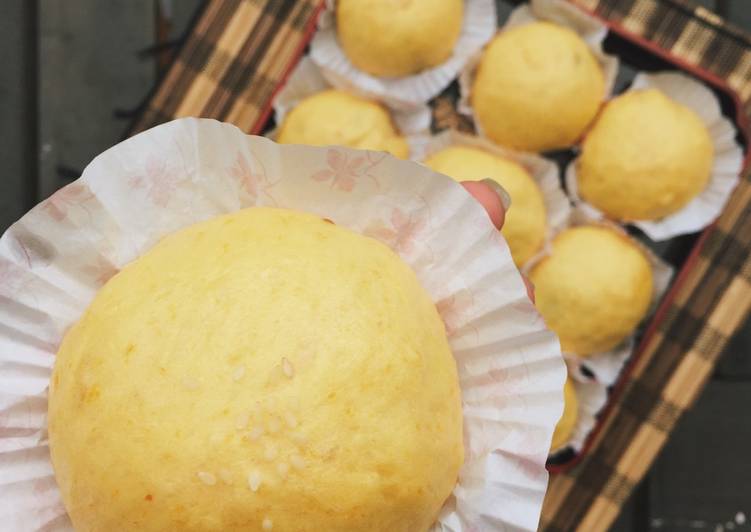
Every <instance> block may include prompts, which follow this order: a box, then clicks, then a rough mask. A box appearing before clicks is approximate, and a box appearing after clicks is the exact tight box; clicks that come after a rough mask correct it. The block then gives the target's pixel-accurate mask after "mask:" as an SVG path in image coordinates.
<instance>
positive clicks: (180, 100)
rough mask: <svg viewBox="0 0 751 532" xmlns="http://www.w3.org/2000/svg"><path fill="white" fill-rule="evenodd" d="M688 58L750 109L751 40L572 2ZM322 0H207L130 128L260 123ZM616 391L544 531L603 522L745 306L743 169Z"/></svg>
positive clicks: (663, 4) (630, 10)
mask: <svg viewBox="0 0 751 532" xmlns="http://www.w3.org/2000/svg"><path fill="white" fill-rule="evenodd" d="M571 1H572V2H574V3H576V4H579V5H580V6H581V7H583V8H585V9H587V10H589V11H591V12H593V13H595V14H596V15H597V16H600V17H602V18H604V19H608V20H609V21H614V22H615V23H616V24H618V25H619V26H621V27H622V28H623V29H625V30H626V31H628V32H630V33H633V34H635V35H639V36H641V37H643V38H644V39H647V40H648V41H650V42H651V43H654V44H656V45H657V46H659V47H660V48H662V49H664V50H668V51H669V52H670V53H671V54H673V55H674V56H675V57H677V58H679V59H680V60H681V61H683V62H684V63H686V64H688V65H694V66H696V67H699V68H701V69H704V70H706V71H709V72H711V73H713V74H714V75H715V76H716V77H717V78H718V79H721V80H725V81H726V82H727V84H728V85H729V86H730V87H732V89H733V90H734V91H735V92H736V93H737V94H738V95H739V97H740V98H741V100H742V102H743V104H744V106H745V109H746V111H747V114H748V113H749V112H751V41H749V38H748V37H747V36H746V35H745V34H744V33H743V32H742V31H740V30H737V29H735V28H732V27H731V26H729V25H727V24H726V23H725V22H723V21H722V20H721V19H719V18H718V17H717V16H716V15H714V14H712V13H711V12H709V11H706V10H704V9H702V8H695V7H693V6H691V5H690V4H689V3H688V2H687V1H685V0H571ZM322 3H323V2H322V0H210V1H209V2H207V5H206V7H205V10H204V12H203V14H202V15H201V16H200V17H199V18H198V20H197V22H196V24H195V26H194V28H193V30H192V32H191V34H190V35H189V37H188V39H187V41H186V43H185V45H184V46H183V48H182V49H181V50H180V52H179V54H178V56H177V58H176V60H175V62H174V64H173V65H172V66H171V68H170V69H169V71H168V72H167V75H166V76H165V78H164V80H163V82H162V83H161V84H160V86H159V87H158V88H157V90H156V91H155V93H154V95H153V96H152V98H151V99H150V101H149V102H148V104H147V106H146V110H145V112H144V113H143V115H142V116H141V117H140V118H139V119H138V120H137V121H136V123H135V124H134V127H133V130H132V132H137V131H141V130H143V129H146V128H148V127H151V126H153V125H155V124H157V123H160V122H164V121H167V120H171V119H173V118H177V117H180V116H204V117H211V118H217V119H219V120H224V121H228V122H232V123H234V124H236V125H237V126H238V127H240V128H242V129H244V130H245V131H249V132H255V131H258V130H260V128H261V127H262V125H263V122H264V121H265V118H266V116H267V113H268V110H269V107H270V102H271V99H272V97H273V95H274V92H275V90H276V89H277V88H278V87H279V85H280V84H281V83H282V82H283V81H284V79H285V78H286V75H287V74H288V73H289V71H290V69H291V67H292V66H293V64H294V61H295V60H296V58H297V57H298V56H299V54H300V52H301V51H302V49H303V47H304V46H305V44H306V43H307V41H308V39H309V37H310V34H311V32H312V31H313V29H314V25H315V19H316V15H317V13H318V12H319V10H320V8H321V6H322ZM702 242H703V245H702V246H701V248H700V251H699V253H697V254H696V255H695V256H694V257H693V259H692V260H693V267H692V268H691V269H690V271H688V272H687V273H685V274H684V276H683V278H682V280H681V282H680V283H679V284H678V286H677V289H676V290H675V291H674V292H675V293H674V297H673V299H672V301H671V303H670V305H669V306H668V307H667V308H665V309H664V312H663V316H662V319H661V321H660V323H659V326H658V327H657V328H656V330H655V331H654V334H651V335H649V336H648V337H647V341H646V344H645V345H643V346H642V349H643V350H644V351H643V354H642V356H641V357H640V358H639V360H638V363H637V364H636V366H635V367H634V369H633V372H632V373H631V374H630V375H629V377H628V379H627V380H626V382H625V383H624V384H625V388H624V391H623V394H622V396H621V400H620V401H619V403H618V404H617V405H616V406H615V408H614V409H613V411H612V413H611V414H610V415H609V416H608V417H607V422H606V426H605V427H604V430H602V431H600V432H599V433H598V435H597V437H596V439H595V441H594V442H593V445H592V447H591V449H590V451H589V453H588V454H587V456H586V458H585V459H583V460H582V462H580V463H579V464H578V465H577V466H576V467H575V468H574V469H572V470H571V471H569V472H567V473H565V474H559V475H553V476H552V478H551V484H550V489H549V493H548V497H547V498H546V501H545V506H544V508H543V515H542V521H541V528H542V529H545V530H551V531H559V530H560V531H568V530H575V529H579V530H586V531H596V530H605V529H607V527H608V526H609V525H610V524H611V523H612V521H613V520H614V519H615V518H616V516H617V515H618V512H619V510H620V507H621V506H622V505H623V503H624V502H625V500H626V499H627V498H628V496H629V494H630V493H631V491H632V489H633V488H634V486H635V485H636V484H637V483H638V482H639V480H640V479H641V478H642V477H643V475H644V474H645V472H646V470H647V469H648V468H649V466H650V465H651V463H652V462H653V460H654V458H655V457H656V455H657V453H658V452H659V450H660V449H661V448H662V446H663V445H664V443H665V441H666V440H667V437H668V435H669V434H670V431H671V430H672V429H673V427H674V425H675V423H676V421H677V420H678V418H679V417H680V415H681V414H682V413H683V412H684V411H685V410H686V409H687V408H688V407H689V406H690V405H691V404H692V403H693V401H694V400H695V399H696V397H697V395H698V393H699V391H700V390H701V388H702V387H703V385H704V383H705V381H706V379H707V378H708V377H709V375H710V373H711V371H712V368H713V366H714V363H715V362H716V359H717V356H718V355H719V354H720V353H721V352H722V349H723V348H724V346H725V345H726V344H727V342H728V340H729V338H730V337H731V336H732V335H733V333H734V332H735V330H736V329H737V328H738V327H739V326H740V325H741V324H742V323H743V320H744V318H745V316H746V315H747V313H748V311H749V310H750V308H751V256H750V255H749V251H751V182H749V175H748V174H746V175H745V176H744V178H743V180H742V181H741V183H740V185H739V186H738V189H737V191H736V192H735V193H734V194H733V196H732V199H731V201H730V203H729V204H728V206H727V208H726V209H725V212H724V213H723V215H722V216H721V217H720V219H719V220H718V222H717V224H716V225H715V227H714V228H713V229H711V230H710V231H708V232H707V233H706V234H705V235H704V238H703V240H702Z"/></svg>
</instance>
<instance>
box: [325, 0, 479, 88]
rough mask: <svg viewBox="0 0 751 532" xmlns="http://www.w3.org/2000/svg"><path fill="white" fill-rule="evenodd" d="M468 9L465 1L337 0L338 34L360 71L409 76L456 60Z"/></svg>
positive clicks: (344, 48) (391, 75) (340, 41)
mask: <svg viewBox="0 0 751 532" xmlns="http://www.w3.org/2000/svg"><path fill="white" fill-rule="evenodd" d="M463 10H464V2H463V0H409V1H406V2H405V1H404V0H338V1H337V3H336V29H337V35H338V37H339V43H340V44H341V46H342V49H343V50H344V53H345V54H346V55H347V57H348V58H349V60H350V61H352V64H354V65H355V66H356V67H357V68H359V69H360V70H362V71H364V72H367V73H369V74H373V75H374V76H380V77H384V78H390V77H401V76H407V75H409V74H415V73H417V72H420V71H421V70H425V69H427V68H430V67H434V66H436V65H439V64H441V63H443V62H444V61H446V60H447V59H448V58H449V57H450V56H451V53H452V51H453V50H454V45H455V44H456V41H457V40H458V39H459V34H460V33H461V29H462V13H463Z"/></svg>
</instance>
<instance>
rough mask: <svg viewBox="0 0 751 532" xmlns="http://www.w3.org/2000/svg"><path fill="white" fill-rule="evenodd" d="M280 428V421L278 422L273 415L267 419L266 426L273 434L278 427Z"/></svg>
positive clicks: (277, 430)
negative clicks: (267, 424) (267, 423)
mask: <svg viewBox="0 0 751 532" xmlns="http://www.w3.org/2000/svg"><path fill="white" fill-rule="evenodd" d="M280 428H282V424H281V423H279V420H278V419H277V418H275V417H272V418H271V419H270V420H269V426H268V429H269V432H270V433H271V434H274V433H276V432H279V429H280Z"/></svg>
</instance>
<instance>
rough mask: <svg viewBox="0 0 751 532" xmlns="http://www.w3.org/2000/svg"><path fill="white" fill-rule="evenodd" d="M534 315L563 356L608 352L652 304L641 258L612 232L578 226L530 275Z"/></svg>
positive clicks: (632, 246) (561, 236)
mask: <svg viewBox="0 0 751 532" xmlns="http://www.w3.org/2000/svg"><path fill="white" fill-rule="evenodd" d="M530 279H531V281H532V283H534V285H535V296H536V305H537V309H538V310H539V311H540V314H541V315H542V317H543V318H544V319H545V322H546V324H547V325H548V327H550V328H551V329H552V330H553V331H554V332H555V333H556V334H557V335H558V337H559V338H560V340H561V349H562V350H563V351H564V352H567V353H575V354H577V355H581V356H586V355H590V354H593V353H602V352H604V351H608V350H610V349H612V348H614V347H615V346H617V345H618V344H619V343H620V342H622V341H623V340H624V339H625V338H626V337H627V336H628V335H629V334H631V333H632V332H633V330H634V329H635V328H636V326H637V325H638V324H639V322H640V321H641V320H642V319H643V318H644V316H645V314H646V313H647V310H648V308H649V303H650V300H651V298H652V270H651V268H650V265H649V262H648V261H647V258H646V257H645V256H644V253H642V251H641V250H640V249H639V248H637V247H636V245H635V244H633V243H632V242H630V241H629V240H628V239H627V237H625V236H623V235H620V234H618V233H617V232H615V231H614V230H612V229H608V228H605V227H599V226H580V227H574V228H571V229H567V230H566V231H563V232H562V233H560V234H559V235H558V236H557V237H556V238H555V240H554V241H553V250H552V253H551V255H550V256H549V257H546V258H545V259H543V260H542V261H540V262H539V263H538V264H537V265H536V266H535V267H534V268H533V269H532V271H531V272H530Z"/></svg>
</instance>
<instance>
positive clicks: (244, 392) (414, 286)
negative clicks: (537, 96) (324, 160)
mask: <svg viewBox="0 0 751 532" xmlns="http://www.w3.org/2000/svg"><path fill="white" fill-rule="evenodd" d="M460 402H461V399H460V390H459V385H458V381H457V373H456V365H455V362H454V359H453V357H452V353H451V351H450V349H449V345H448V342H447V340H446V335H445V332H444V327H443V323H442V322H441V319H440V317H439V315H438V313H437V311H436V308H435V306H434V304H433V302H432V301H431V299H430V297H429V296H428V294H427V293H426V292H425V290H424V289H423V288H422V287H421V286H420V284H419V282H418V280H417V278H416V276H415V275H414V273H413V272H412V271H411V270H410V268H409V267H408V266H407V265H406V264H404V263H403V262H402V261H401V260H400V258H399V257H398V256H396V255H395V254H394V253H393V252H392V251H391V250H389V249H388V248H387V247H385V246H384V245H382V244H380V243H379V242H377V241H375V240H372V239H369V238H366V237H363V236H361V235H358V234H355V233H352V232H350V231H349V230H347V229H344V228H341V227H337V226H335V225H333V224H330V223H327V222H326V221H324V220H322V219H320V218H318V217H316V216H313V215H309V214H302V213H296V212H293V211H285V210H279V209H267V208H254V209H248V210H244V211H240V212H237V213H234V214H230V215H226V216H221V217H219V218H216V219H213V220H210V221H207V222H203V223H200V224H197V225H194V226H192V227H189V228H187V229H184V230H182V231H179V232H177V233H175V234H173V235H171V236H168V237H166V238H165V239H164V240H162V241H161V242H160V243H159V244H157V245H156V246H155V247H154V248H153V249H152V250H151V251H149V252H148V253H146V254H145V255H143V256H142V257H140V258H139V259H138V260H136V261H134V262H133V263H132V264H130V265H129V266H127V267H126V268H125V269H124V270H123V271H122V272H120V273H119V274H118V275H116V276H115V277H114V278H113V279H112V280H110V281H109V282H108V283H107V284H106V285H105V286H104V287H103V288H102V289H101V291H100V292H99V293H98V294H97V296H96V297H95V299H94V301H93V303H92V304H91V306H90V307H89V309H88V310H87V311H86V312H85V314H84V315H83V317H82V318H81V320H80V321H79V322H78V323H77V324H76V325H75V326H74V327H73V328H72V329H71V330H70V332H68V334H67V335H66V336H65V339H64V341H63V343H62V346H61V347H60V351H59V353H58V357H57V361H56V363H55V368H54V372H53V378H52V383H51V386H50V398H49V440H50V449H51V453H52V462H53V464H54V468H55V473H56V477H57V482H58V485H59V487H60V491H61V493H62V497H63V501H64V503H65V506H66V508H67V510H68V512H69V514H70V516H71V519H72V521H73V525H74V526H75V528H76V530H77V531H79V532H85V531H103V532H109V531H115V530H117V531H120V532H122V531H125V532H127V531H146V532H148V531H155V532H156V531H160V532H161V531H166V530H175V531H177V530H179V531H181V532H204V531H218V530H221V531H228V532H231V531H243V532H247V531H261V530H269V529H273V530H274V531H282V532H284V531H288V532H321V531H327V532H345V531H346V532H350V531H379V532H396V531H403V532H414V531H425V530H427V529H428V527H429V526H430V525H431V523H432V522H433V521H434V519H435V518H436V516H437V514H438V511H439V509H440V508H441V506H442V504H443V503H444V501H445V500H446V498H447V497H448V496H449V494H450V493H451V491H452V489H453V487H454V485H455V482H456V479H457V474H458V471H459V467H460V465H461V463H462V461H463V448H462V417H461V406H460Z"/></svg>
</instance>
